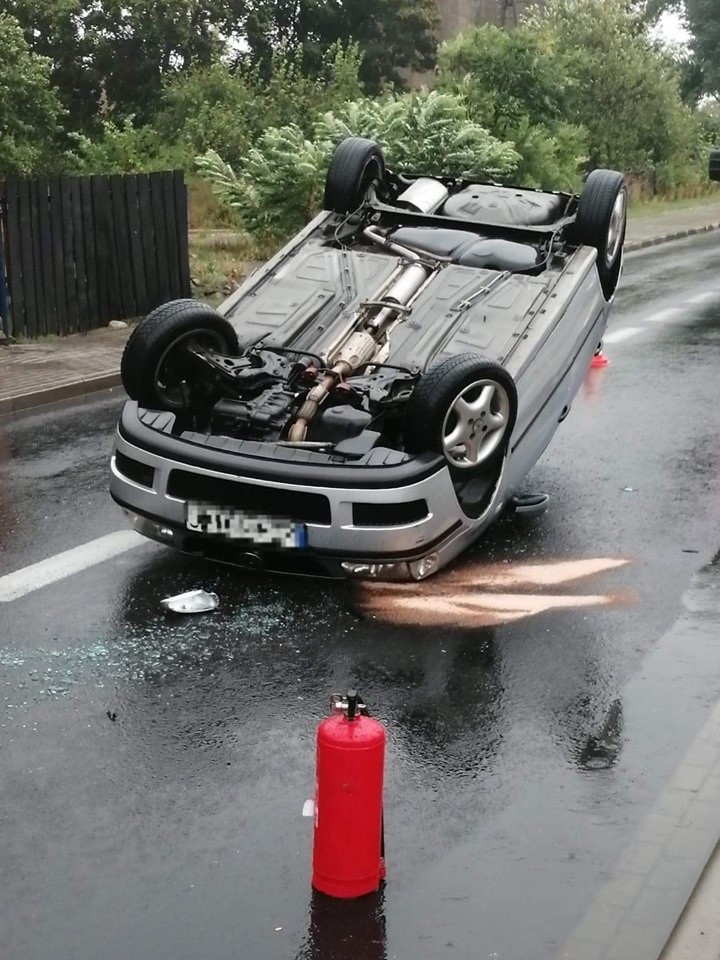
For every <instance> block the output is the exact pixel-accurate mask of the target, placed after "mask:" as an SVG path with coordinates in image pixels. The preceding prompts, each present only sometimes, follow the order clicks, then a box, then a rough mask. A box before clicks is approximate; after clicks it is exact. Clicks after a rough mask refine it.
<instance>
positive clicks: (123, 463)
mask: <svg viewBox="0 0 720 960" xmlns="http://www.w3.org/2000/svg"><path fill="white" fill-rule="evenodd" d="M115 466H116V468H117V471H118V473H121V474H122V475H123V476H124V477H125V478H126V479H127V480H132V481H133V483H137V484H139V485H140V486H141V487H147V488H148V489H149V490H152V487H153V483H154V482H155V470H154V468H153V467H149V466H148V465H147V464H146V463H140V461H139V460H133V458H132V457H128V456H127V455H126V454H124V453H121V452H120V451H119V450H116V451H115Z"/></svg>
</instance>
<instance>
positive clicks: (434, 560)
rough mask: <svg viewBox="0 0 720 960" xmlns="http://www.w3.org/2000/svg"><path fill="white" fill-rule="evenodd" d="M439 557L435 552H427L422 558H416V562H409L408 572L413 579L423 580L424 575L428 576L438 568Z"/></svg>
mask: <svg viewBox="0 0 720 960" xmlns="http://www.w3.org/2000/svg"><path fill="white" fill-rule="evenodd" d="M439 561H440V557H439V556H438V555H437V553H429V554H428V555H427V556H426V557H423V558H422V560H418V561H417V562H416V563H411V564H410V573H411V574H412V577H413V579H414V580H424V579H425V577H429V576H430V574H431V573H435V571H436V570H437V568H438V563H439Z"/></svg>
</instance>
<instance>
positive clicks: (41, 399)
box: [0, 370, 121, 417]
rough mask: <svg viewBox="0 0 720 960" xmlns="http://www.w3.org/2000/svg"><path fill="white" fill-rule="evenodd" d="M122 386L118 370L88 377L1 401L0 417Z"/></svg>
mask: <svg viewBox="0 0 720 960" xmlns="http://www.w3.org/2000/svg"><path fill="white" fill-rule="evenodd" d="M120 384H121V380H120V371H119V370H118V371H117V373H104V374H100V376H97V377H86V378H85V379H84V380H76V381H74V382H71V383H63V384H60V385H59V386H54V387H48V388H47V390H36V391H35V392H34V393H23V394H20V395H19V396H17V397H6V398H5V399H4V400H0V417H2V416H11V415H12V414H14V413H21V412H22V411H25V410H31V409H32V408H33V407H44V406H47V405H48V404H51V403H58V402H60V401H61V400H78V399H82V398H85V397H88V396H90V395H91V394H94V393H99V392H100V391H101V390H108V389H110V388H111V387H119V386H120Z"/></svg>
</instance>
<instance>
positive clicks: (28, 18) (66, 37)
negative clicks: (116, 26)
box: [3, 0, 100, 130]
mask: <svg viewBox="0 0 720 960" xmlns="http://www.w3.org/2000/svg"><path fill="white" fill-rule="evenodd" d="M3 7H4V9H5V10H6V11H7V12H8V13H10V14H11V15H12V16H13V17H15V18H16V19H17V21H18V23H19V24H20V26H21V27H22V30H23V34H24V36H25V40H26V42H27V44H28V46H29V47H30V49H31V50H32V52H33V53H36V54H39V55H40V56H42V57H46V58H47V59H48V62H49V63H50V65H51V74H50V75H51V79H52V84H53V86H54V87H55V89H56V90H57V92H58V96H59V97H60V100H61V102H62V104H63V107H64V108H65V111H66V117H65V126H66V127H69V128H70V129H73V130H77V129H81V128H83V127H86V126H88V124H90V123H91V122H92V120H93V118H94V117H96V115H97V112H98V101H99V98H100V78H99V77H98V76H97V74H96V72H95V70H94V67H93V54H94V38H93V36H92V34H91V33H89V32H88V31H87V29H86V22H85V21H86V14H87V9H86V7H87V4H86V3H84V2H83V0H4V3H3Z"/></svg>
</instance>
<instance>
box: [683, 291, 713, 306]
mask: <svg viewBox="0 0 720 960" xmlns="http://www.w3.org/2000/svg"><path fill="white" fill-rule="evenodd" d="M716 296H717V293H716V291H715V290H705V291H704V292H702V293H695V294H693V296H692V297H688V298H687V303H695V304H697V303H705V301H706V300H712V299H713V298H714V297H716Z"/></svg>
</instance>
